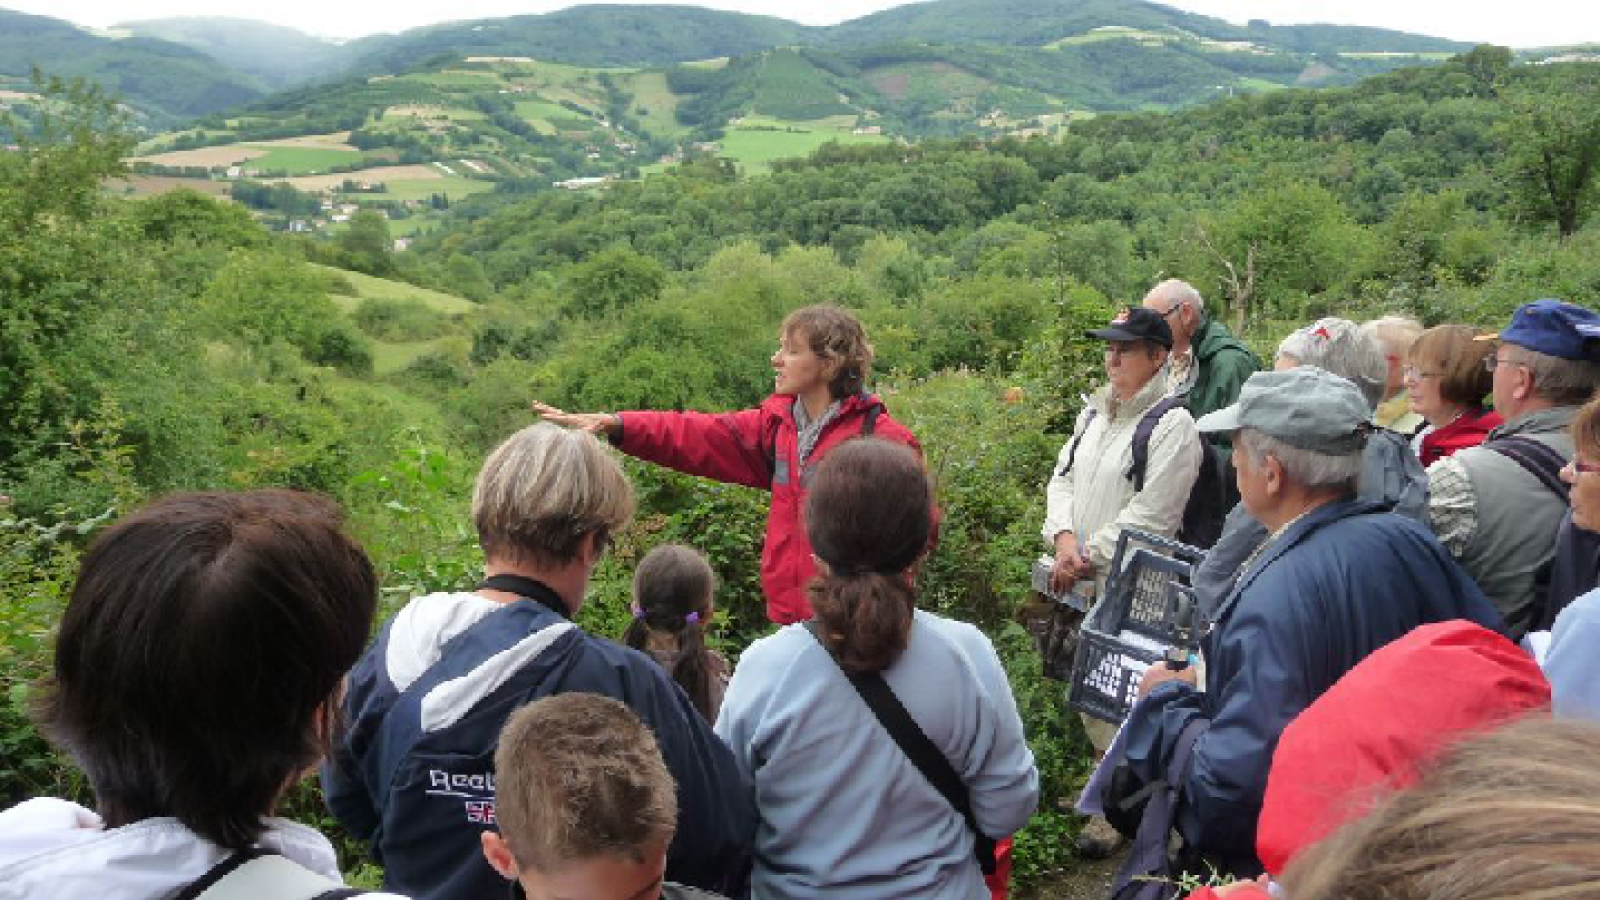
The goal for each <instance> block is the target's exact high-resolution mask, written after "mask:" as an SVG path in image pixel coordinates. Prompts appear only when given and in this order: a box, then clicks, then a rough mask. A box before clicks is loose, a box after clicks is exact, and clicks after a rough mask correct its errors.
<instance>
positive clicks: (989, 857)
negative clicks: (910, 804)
mask: <svg viewBox="0 0 1600 900" xmlns="http://www.w3.org/2000/svg"><path fill="white" fill-rule="evenodd" d="M806 630H807V631H809V632H811V636H812V637H814V638H816V639H817V643H819V644H822V634H821V626H820V625H819V624H818V623H817V620H816V619H812V620H810V621H808V622H806ZM822 649H823V650H824V652H827V649H828V648H827V645H826V644H823V648H822ZM828 658H829V659H833V654H832V653H831V652H830V653H828ZM834 663H835V664H836V665H837V664H838V660H837V659H834ZM839 671H841V672H843V673H844V677H845V678H848V679H849V680H850V684H851V685H852V686H853V687H854V688H855V689H856V693H858V694H860V695H861V699H862V700H864V701H865V702H866V704H867V708H868V709H871V710H872V714H873V715H875V716H877V717H878V721H879V722H880V723H881V724H882V725H883V728H884V730H885V731H887V732H889V737H890V738H892V739H893V740H894V742H895V743H896V744H899V745H900V749H901V751H902V752H904V753H905V755H906V758H907V759H910V760H911V764H912V765H914V766H916V767H917V771H919V772H921V773H922V776H923V777H924V778H926V779H928V783H929V784H931V785H933V787H934V790H937V791H938V792H939V793H940V794H942V795H943V796H944V799H945V800H946V801H948V802H949V804H950V805H951V806H952V807H954V808H955V811H956V812H958V813H960V814H961V818H962V819H964V820H966V823H967V827H968V828H969V829H971V830H972V835H973V837H974V838H976V845H975V847H974V849H973V853H974V855H975V856H977V858H978V865H979V866H980V867H982V869H983V873H984V874H985V875H988V874H991V873H993V872H994V865H995V861H994V840H993V839H992V838H990V837H989V836H988V835H986V834H984V833H983V831H982V830H981V829H980V828H978V819H977V817H976V816H974V815H973V813H972V799H971V798H970V797H968V796H967V786H966V784H965V783H963V782H962V781H961V775H960V774H958V773H957V772H956V770H955V766H952V765H950V760H948V759H946V758H945V755H944V754H943V753H941V752H939V748H938V747H937V746H935V745H934V743H933V741H932V740H930V739H929V738H928V735H927V734H926V733H924V732H923V730H922V728H921V727H919V726H918V725H917V720H916V719H913V718H911V713H910V712H908V711H907V710H906V708H905V704H903V703H901V702H900V698H899V697H896V696H895V695H894V691H893V690H891V689H890V688H889V683H888V682H886V681H884V680H883V676H881V675H879V674H877V673H876V672H851V671H849V670H848V669H845V668H844V667H843V666H840V667H839Z"/></svg>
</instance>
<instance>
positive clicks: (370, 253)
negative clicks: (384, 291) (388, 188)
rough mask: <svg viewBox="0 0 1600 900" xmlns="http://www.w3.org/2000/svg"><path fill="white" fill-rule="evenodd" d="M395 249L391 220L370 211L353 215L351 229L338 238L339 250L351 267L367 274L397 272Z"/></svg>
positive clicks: (382, 274)
mask: <svg viewBox="0 0 1600 900" xmlns="http://www.w3.org/2000/svg"><path fill="white" fill-rule="evenodd" d="M393 248H394V239H393V238H392V237H390V236H389V220H388V219H386V218H384V216H383V215H382V214H381V213H377V212H374V211H372V210H370V209H364V210H362V211H360V212H358V213H356V214H355V215H354V216H351V217H350V227H349V228H348V229H346V230H345V233H344V234H341V235H339V249H341V250H343V251H344V252H345V254H346V256H347V257H348V259H349V264H350V268H352V269H355V270H356V271H357V272H365V273H367V274H368V275H378V276H386V275H391V274H393V273H394V257H393V256H392V255H391V253H392V250H393Z"/></svg>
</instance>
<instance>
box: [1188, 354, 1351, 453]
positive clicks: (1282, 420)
mask: <svg viewBox="0 0 1600 900" xmlns="http://www.w3.org/2000/svg"><path fill="white" fill-rule="evenodd" d="M1371 415H1372V407H1370V406H1368V405H1367V398H1366V397H1365V396H1363V395H1362V393H1361V389H1360V388H1357V387H1356V386H1355V384H1354V383H1353V382H1351V381H1350V380H1349V379H1348V378H1340V377H1339V376H1338V375H1334V374H1332V373H1330V372H1325V371H1323V370H1322V369H1319V368H1317V367H1315V366H1300V367H1298V368H1294V369H1290V370H1289V371H1287V372H1257V373H1255V374H1254V375H1251V376H1250V379H1249V380H1248V381H1246V382H1245V383H1244V387H1243V388H1241V389H1240V391H1239V402H1238V403H1235V404H1233V405H1232V406H1229V407H1227V408H1225V409H1219V410H1217V411H1216V412H1214V413H1211V414H1209V415H1205V416H1201V417H1200V421H1198V422H1196V423H1195V427H1197V428H1199V429H1200V430H1201V431H1205V432H1213V431H1238V430H1239V429H1241V428H1248V429H1250V430H1251V431H1259V432H1261V433H1262V434H1265V435H1267V436H1268V437H1272V438H1277V439H1278V440H1280V441H1283V442H1284V443H1285V444H1288V445H1289V446H1291V447H1298V448H1300V449H1301V450H1311V451H1314V452H1317V453H1328V454H1341V453H1353V452H1356V451H1358V450H1360V449H1361V448H1362V447H1364V446H1366V443H1367V434H1368V432H1370V431H1371V430H1372V424H1371V422H1370V420H1369V417H1370V416H1371Z"/></svg>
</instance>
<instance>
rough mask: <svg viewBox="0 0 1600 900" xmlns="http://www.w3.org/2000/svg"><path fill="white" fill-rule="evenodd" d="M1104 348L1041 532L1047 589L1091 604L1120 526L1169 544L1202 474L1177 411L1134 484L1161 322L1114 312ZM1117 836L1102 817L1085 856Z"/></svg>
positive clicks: (1099, 729)
mask: <svg viewBox="0 0 1600 900" xmlns="http://www.w3.org/2000/svg"><path fill="white" fill-rule="evenodd" d="M1089 336H1090V337H1093V338H1097V339H1099V340H1103V341H1105V342H1106V351H1105V371H1106V378H1107V381H1108V383H1107V384H1106V385H1104V386H1103V387H1101V388H1100V389H1099V390H1097V391H1095V392H1094V395H1093V396H1091V397H1089V398H1088V401H1087V403H1086V404H1085V406H1084V410H1083V412H1082V413H1081V414H1080V415H1079V416H1078V424H1077V427H1076V428H1075V429H1074V430H1073V433H1072V439H1071V440H1069V441H1067V443H1066V444H1065V445H1064V446H1063V447H1062V448H1061V454H1060V456H1059V457H1058V458H1057V460H1056V466H1055V471H1054V474H1053V475H1052V476H1051V478H1050V485H1049V488H1048V491H1047V498H1046V515H1045V521H1044V528H1043V529H1042V535H1043V537H1044V540H1045V542H1046V543H1047V544H1049V545H1050V546H1051V547H1052V548H1053V549H1054V551H1055V558H1056V564H1055V569H1054V571H1053V572H1052V575H1051V587H1052V589H1053V590H1054V591H1055V592H1057V593H1061V592H1063V591H1069V590H1070V591H1072V592H1073V593H1075V594H1077V595H1079V596H1080V597H1082V598H1085V599H1088V598H1090V597H1093V596H1095V595H1097V593H1098V590H1099V589H1100V588H1103V587H1104V586H1105V575H1106V570H1107V569H1108V568H1109V567H1110V563H1111V556H1112V554H1114V553H1115V552H1116V547H1117V536H1118V535H1120V534H1121V533H1122V530H1123V529H1124V528H1137V529H1139V530H1141V531H1149V532H1153V533H1155V534H1159V535H1164V536H1166V537H1171V536H1173V535H1174V534H1176V533H1177V530H1178V526H1179V525H1180V524H1181V523H1182V520H1183V511H1184V506H1185V505H1186V503H1187V502H1188V499H1189V492H1190V490H1191V488H1193V486H1194V483H1195V478H1196V476H1197V475H1198V474H1199V471H1200V456H1201V453H1202V452H1203V450H1202V445H1201V443H1200V435H1199V432H1197V431H1196V430H1195V427H1194V419H1193V418H1192V417H1190V415H1189V412H1188V411H1187V410H1186V409H1184V408H1183V406H1182V405H1179V404H1170V408H1169V409H1168V410H1167V411H1166V412H1165V413H1163V414H1162V415H1161V416H1160V417H1159V419H1158V420H1157V421H1156V422H1155V423H1154V428H1153V429H1152V430H1151V432H1150V441H1149V455H1148V460H1147V463H1146V466H1145V471H1144V473H1143V479H1142V483H1138V480H1137V479H1135V478H1134V477H1133V476H1132V474H1130V473H1131V469H1132V467H1133V443H1134V432H1135V431H1136V430H1137V428H1138V426H1139V422H1140V420H1141V419H1143V418H1144V417H1145V415H1146V414H1147V413H1149V412H1150V411H1151V410H1152V407H1155V406H1156V404H1157V403H1159V402H1161V400H1162V398H1163V397H1164V396H1165V395H1166V392H1167V391H1166V379H1165V378H1162V377H1159V376H1160V374H1161V371H1162V366H1163V365H1164V364H1165V363H1166V361H1167V354H1168V351H1169V350H1170V349H1171V347H1172V330H1171V329H1170V328H1169V327H1168V325H1167V321H1166V319H1165V318H1163V317H1162V315H1161V314H1160V313H1158V312H1156V311H1154V310H1150V309H1145V308H1144V307H1134V308H1132V309H1127V310H1124V311H1123V312H1121V313H1120V314H1118V316H1117V317H1116V319H1114V320H1112V322H1111V324H1110V326H1108V327H1106V328H1100V329H1097V330H1095V331H1091V332H1089ZM1084 724H1085V728H1086V730H1087V731H1088V732H1089V737H1090V740H1091V741H1092V742H1093V743H1094V745H1095V748H1096V749H1097V750H1099V751H1100V752H1102V753H1103V752H1104V751H1105V748H1106V746H1108V745H1109V744H1110V742H1111V738H1112V736H1113V735H1114V734H1115V729H1112V728H1110V727H1109V726H1106V725H1105V724H1104V723H1102V722H1099V721H1096V720H1090V719H1085V722H1084ZM1117 841H1118V837H1117V834H1116V831H1115V830H1114V829H1112V828H1111V827H1110V826H1109V825H1107V824H1106V823H1105V820H1104V819H1096V820H1095V821H1093V822H1091V823H1090V825H1089V827H1087V828H1085V829H1084V836H1083V837H1082V838H1080V841H1079V846H1080V848H1081V849H1082V850H1083V852H1084V855H1086V856H1100V855H1105V854H1108V853H1110V852H1111V851H1112V850H1114V849H1115V847H1116V844H1117Z"/></svg>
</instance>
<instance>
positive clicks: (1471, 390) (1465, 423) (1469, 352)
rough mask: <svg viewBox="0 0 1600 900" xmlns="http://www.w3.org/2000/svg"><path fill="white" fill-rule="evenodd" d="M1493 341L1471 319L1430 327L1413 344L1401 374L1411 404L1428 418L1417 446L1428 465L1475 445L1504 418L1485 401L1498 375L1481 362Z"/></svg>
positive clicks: (1488, 354) (1491, 352) (1424, 463)
mask: <svg viewBox="0 0 1600 900" xmlns="http://www.w3.org/2000/svg"><path fill="white" fill-rule="evenodd" d="M1492 355H1494V344H1493V343H1492V342H1490V341H1481V340H1478V332H1477V331H1476V330H1475V329H1473V328H1472V327H1470V326H1467V325H1440V326H1438V327H1436V328H1429V329H1428V330H1427V331H1424V332H1423V333H1422V334H1421V336H1419V337H1418V338H1417V339H1416V341H1415V342H1413V343H1412V345H1411V353H1410V355H1409V356H1408V357H1407V360H1406V367H1405V369H1403V370H1402V376H1401V378H1402V380H1403V381H1404V383H1405V386H1406V390H1408V391H1409V392H1410V393H1411V408H1412V410H1413V411H1415V412H1416V413H1417V414H1418V415H1420V416H1422V417H1423V418H1424V419H1427V420H1428V425H1427V427H1425V428H1424V429H1423V430H1422V431H1421V432H1420V433H1419V434H1418V438H1417V440H1416V441H1415V442H1414V446H1415V447H1416V448H1417V456H1418V457H1420V458H1421V459H1422V464H1423V465H1424V466H1431V465H1433V464H1434V463H1436V462H1438V461H1439V460H1441V459H1443V458H1445V457H1446V456H1449V455H1450V454H1452V453H1454V452H1456V451H1457V450H1465V449H1466V448H1468V447H1476V446H1478V445H1479V444H1481V443H1483V441H1484V438H1486V437H1488V435H1489V432H1490V431H1492V430H1494V429H1495V428H1496V427H1498V426H1499V425H1500V423H1501V421H1502V419H1501V418H1500V414H1499V413H1496V412H1492V411H1490V410H1486V409H1484V407H1483V398H1484V395H1486V394H1488V393H1489V388H1490V387H1491V386H1492V384H1493V380H1494V376H1493V375H1492V374H1490V372H1489V370H1488V369H1485V368H1484V367H1483V361H1484V358H1485V357H1488V356H1492Z"/></svg>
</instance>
